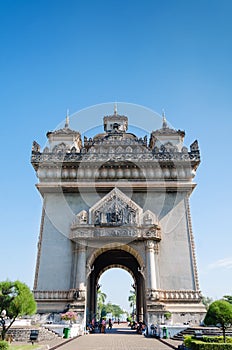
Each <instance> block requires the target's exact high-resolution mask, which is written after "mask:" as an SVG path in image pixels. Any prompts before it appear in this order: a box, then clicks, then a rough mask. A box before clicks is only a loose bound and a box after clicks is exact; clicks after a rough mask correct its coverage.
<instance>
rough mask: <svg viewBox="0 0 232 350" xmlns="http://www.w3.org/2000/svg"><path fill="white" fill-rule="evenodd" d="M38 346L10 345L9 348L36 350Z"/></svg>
mask: <svg viewBox="0 0 232 350" xmlns="http://www.w3.org/2000/svg"><path fill="white" fill-rule="evenodd" d="M38 348H39V345H38V344H35V345H31V344H27V345H11V346H10V350H27V349H38Z"/></svg>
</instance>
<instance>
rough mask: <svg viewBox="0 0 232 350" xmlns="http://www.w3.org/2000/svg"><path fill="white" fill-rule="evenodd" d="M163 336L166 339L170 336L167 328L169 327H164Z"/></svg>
mask: <svg viewBox="0 0 232 350" xmlns="http://www.w3.org/2000/svg"><path fill="white" fill-rule="evenodd" d="M163 338H164V339H167V338H168V329H167V327H163Z"/></svg>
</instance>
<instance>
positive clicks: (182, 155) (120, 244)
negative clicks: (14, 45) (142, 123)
mask: <svg viewBox="0 0 232 350" xmlns="http://www.w3.org/2000/svg"><path fill="white" fill-rule="evenodd" d="M103 124H104V132H103V133H101V134H97V135H95V136H94V137H92V138H86V137H85V138H84V140H82V138H81V134H80V133H79V132H78V131H75V130H72V129H70V127H69V119H68V117H67V118H66V123H65V126H64V128H61V129H59V130H55V131H53V132H48V133H47V138H48V146H47V147H45V148H44V149H43V150H41V149H40V146H39V145H38V143H36V142H34V143H33V147H32V156H31V163H32V165H33V167H34V169H35V171H36V174H37V177H38V183H37V185H36V186H37V188H38V190H39V192H40V194H41V195H42V198H43V209H42V217H41V227H40V235H39V242H38V253H37V263H36V271H35V280H34V296H35V299H36V301H37V304H38V312H40V313H47V312H63V311H64V310H67V309H72V310H75V311H76V312H77V313H78V315H79V319H80V320H83V322H85V321H86V318H87V319H92V318H93V317H95V315H96V295H97V289H98V288H99V284H98V282H99V278H100V276H101V274H102V273H103V272H104V271H106V270H107V269H110V268H112V267H119V268H122V269H125V270H127V271H128V272H129V273H130V274H131V275H132V277H133V279H134V285H135V289H136V302H137V307H136V310H137V319H138V321H140V320H144V321H145V322H146V323H150V324H151V323H157V322H158V323H161V322H163V320H164V317H165V314H166V313H167V312H170V313H171V314H172V320H173V322H174V323H176V322H189V321H192V322H197V323H198V322H199V321H200V320H201V319H202V317H203V315H204V313H205V309H204V307H203V305H202V303H201V292H200V288H199V283H198V274H197V264H196V257H195V247H194V237H193V232H192V225H191V214H190V206H189V197H190V195H191V193H192V191H193V189H194V188H195V186H196V184H195V183H194V182H193V178H194V176H195V172H196V170H197V167H198V165H199V163H200V151H199V147H198V142H197V141H194V142H193V143H192V144H191V146H190V150H189V149H188V148H187V147H186V146H184V144H183V142H184V137H185V133H184V132H183V131H181V130H175V129H173V128H171V127H169V126H168V124H167V121H166V118H165V116H163V121H162V125H160V128H159V129H157V130H155V131H152V132H151V134H150V139H149V142H148V140H147V137H146V136H144V137H142V138H141V137H138V136H136V135H134V134H133V133H129V132H128V131H127V129H128V118H127V117H126V116H124V115H119V114H118V112H117V110H116V109H115V110H114V113H113V114H112V115H109V116H105V117H104V118H103ZM128 292H129V291H128Z"/></svg>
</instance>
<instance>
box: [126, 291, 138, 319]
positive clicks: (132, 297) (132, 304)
mask: <svg viewBox="0 0 232 350" xmlns="http://www.w3.org/2000/svg"><path fill="white" fill-rule="evenodd" d="M128 301H129V302H130V307H131V308H132V317H133V320H134V315H135V313H136V309H135V306H136V292H135V290H130V295H129V297H128Z"/></svg>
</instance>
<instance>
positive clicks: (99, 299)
mask: <svg viewBox="0 0 232 350" xmlns="http://www.w3.org/2000/svg"><path fill="white" fill-rule="evenodd" d="M106 298H107V295H106V294H105V293H103V292H102V291H101V290H100V289H98V291H97V317H98V318H100V317H101V316H102V315H101V314H102V308H103V306H104V305H105V301H106Z"/></svg>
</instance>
